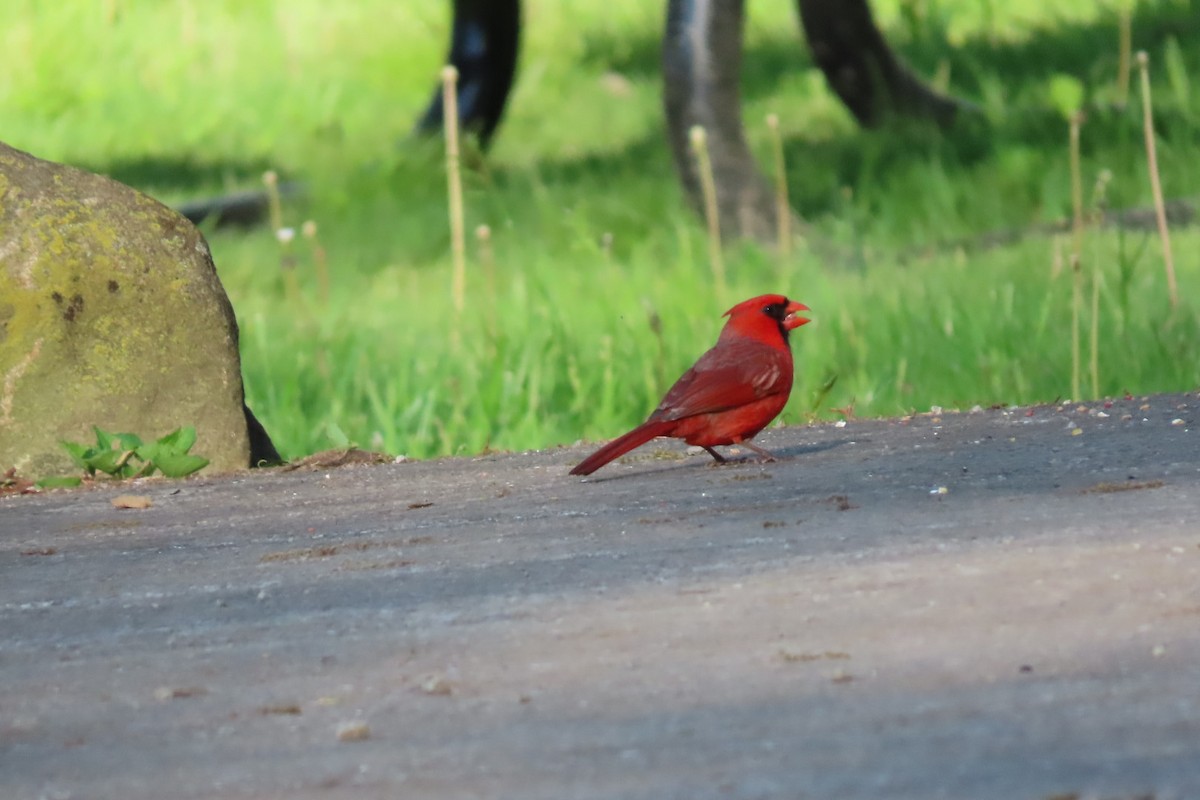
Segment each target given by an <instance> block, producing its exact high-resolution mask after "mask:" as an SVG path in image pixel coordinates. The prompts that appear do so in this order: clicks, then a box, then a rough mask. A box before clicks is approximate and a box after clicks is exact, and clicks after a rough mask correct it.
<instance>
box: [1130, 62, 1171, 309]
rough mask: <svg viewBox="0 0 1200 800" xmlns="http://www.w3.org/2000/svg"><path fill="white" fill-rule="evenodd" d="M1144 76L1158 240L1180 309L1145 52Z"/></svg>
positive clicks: (1144, 113) (1144, 112)
mask: <svg viewBox="0 0 1200 800" xmlns="http://www.w3.org/2000/svg"><path fill="white" fill-rule="evenodd" d="M1137 60H1138V68H1139V69H1140V70H1141V73H1142V128H1143V131H1144V133H1145V135H1146V162H1147V164H1148V165H1149V167H1150V190H1151V192H1152V193H1153V194H1154V216H1155V217H1156V218H1157V219H1158V238H1159V239H1161V240H1162V248H1163V265H1164V267H1165V269H1166V271H1167V293H1168V294H1169V296H1170V298H1171V308H1172V309H1174V308H1177V307H1178V306H1179V287H1178V285H1177V284H1176V282H1175V258H1174V256H1173V255H1172V254H1171V232H1170V229H1168V227H1167V210H1166V207H1165V205H1164V204H1163V191H1162V180H1161V178H1160V177H1159V174H1158V155H1157V153H1156V152H1155V147H1154V116H1153V108H1154V107H1153V104H1152V103H1151V100H1150V56H1148V55H1146V51H1145V50H1142V51H1140V52H1138V55H1137Z"/></svg>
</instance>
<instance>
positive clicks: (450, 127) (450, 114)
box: [442, 64, 467, 316]
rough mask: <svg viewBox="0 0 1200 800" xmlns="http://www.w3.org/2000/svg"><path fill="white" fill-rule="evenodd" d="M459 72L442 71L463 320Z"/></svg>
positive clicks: (457, 307)
mask: <svg viewBox="0 0 1200 800" xmlns="http://www.w3.org/2000/svg"><path fill="white" fill-rule="evenodd" d="M457 89H458V70H457V69H455V68H454V67H453V66H451V65H449V64H448V65H446V66H445V67H443V68H442V119H443V124H444V126H445V131H446V185H447V192H448V194H449V210H450V256H451V259H452V269H453V272H452V273H451V279H450V294H451V297H452V299H453V301H454V313H455V314H456V315H459V316H461V315H462V313H463V310H464V309H465V308H466V292H467V245H466V234H465V233H464V230H465V225H464V223H463V193H462V170H461V158H460V154H459V147H458V91H457Z"/></svg>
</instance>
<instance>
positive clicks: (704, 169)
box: [690, 125, 726, 303]
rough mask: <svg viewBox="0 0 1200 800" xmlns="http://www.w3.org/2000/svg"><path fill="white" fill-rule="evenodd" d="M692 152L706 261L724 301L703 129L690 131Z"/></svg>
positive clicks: (714, 204)
mask: <svg viewBox="0 0 1200 800" xmlns="http://www.w3.org/2000/svg"><path fill="white" fill-rule="evenodd" d="M690 135H691V140H692V151H693V152H694V153H695V154H696V164H697V166H698V167H699V170H700V188H701V191H702V192H703V193H704V219H705V221H706V222H707V223H708V260H709V264H710V265H711V267H712V275H713V282H714V283H715V284H716V293H717V299H718V301H719V302H722V303H724V302H725V301H726V292H725V261H724V258H723V255H722V253H721V217H720V212H719V211H718V210H717V184H716V180H715V179H714V178H713V169H712V159H711V158H709V154H708V136H707V134H706V133H705V131H704V128H703V127H701V126H699V125H693V126H692V129H691V134H690Z"/></svg>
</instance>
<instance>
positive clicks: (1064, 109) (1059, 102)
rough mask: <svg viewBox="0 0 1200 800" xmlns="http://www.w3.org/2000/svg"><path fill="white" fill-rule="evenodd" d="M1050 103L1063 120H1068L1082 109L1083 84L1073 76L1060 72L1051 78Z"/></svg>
mask: <svg viewBox="0 0 1200 800" xmlns="http://www.w3.org/2000/svg"><path fill="white" fill-rule="evenodd" d="M1050 101H1051V102H1052V103H1054V107H1055V108H1057V109H1058V113H1060V114H1062V115H1063V118H1064V119H1070V118H1071V117H1073V116H1075V114H1077V113H1078V112H1079V110H1080V109H1081V108H1083V82H1082V81H1080V80H1079V79H1078V78H1076V77H1075V76H1074V75H1067V74H1065V73H1062V72H1060V73H1058V74H1057V75H1054V76H1052V77H1051V78H1050Z"/></svg>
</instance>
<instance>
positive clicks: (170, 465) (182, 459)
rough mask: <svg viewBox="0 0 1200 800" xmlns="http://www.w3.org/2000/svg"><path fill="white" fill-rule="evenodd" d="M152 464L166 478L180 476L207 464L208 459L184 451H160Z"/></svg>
mask: <svg viewBox="0 0 1200 800" xmlns="http://www.w3.org/2000/svg"><path fill="white" fill-rule="evenodd" d="M154 465H155V466H156V467H158V468H159V469H160V470H162V474H163V475H166V476H167V477H168V478H182V477H184V476H185V475H191V474H192V473H193V472H196V471H197V470H201V469H204V468H205V467H207V466H208V459H207V458H202V457H200V456H189V455H187V454H185V453H160V454H159V457H158V460H157V461H155V462H154Z"/></svg>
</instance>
